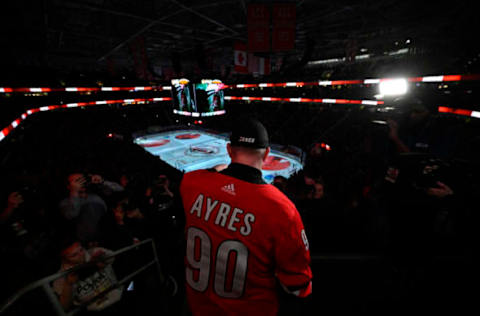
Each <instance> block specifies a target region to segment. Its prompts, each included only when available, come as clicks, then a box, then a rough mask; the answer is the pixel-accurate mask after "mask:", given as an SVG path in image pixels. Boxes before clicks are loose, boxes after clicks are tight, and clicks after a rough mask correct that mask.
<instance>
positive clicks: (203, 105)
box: [171, 78, 226, 117]
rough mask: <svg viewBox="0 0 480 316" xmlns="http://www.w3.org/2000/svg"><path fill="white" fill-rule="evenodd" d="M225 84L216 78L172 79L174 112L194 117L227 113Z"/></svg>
mask: <svg viewBox="0 0 480 316" xmlns="http://www.w3.org/2000/svg"><path fill="white" fill-rule="evenodd" d="M224 88H225V85H224V84H223V83H222V82H221V81H220V80H216V79H213V80H211V79H203V80H202V81H201V82H200V83H193V84H192V83H191V82H190V81H189V80H188V79H185V78H183V79H173V80H172V90H171V91H172V100H173V113H175V114H179V115H185V116H192V117H208V116H215V115H223V114H225V113H226V112H225V97H224V92H223V89H224Z"/></svg>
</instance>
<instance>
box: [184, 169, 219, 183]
mask: <svg viewBox="0 0 480 316" xmlns="http://www.w3.org/2000/svg"><path fill="white" fill-rule="evenodd" d="M212 174H218V172H216V171H215V170H212V169H199V170H194V171H190V172H187V173H185V174H184V175H183V177H182V182H184V181H189V180H192V179H196V178H204V177H206V176H207V175H212Z"/></svg>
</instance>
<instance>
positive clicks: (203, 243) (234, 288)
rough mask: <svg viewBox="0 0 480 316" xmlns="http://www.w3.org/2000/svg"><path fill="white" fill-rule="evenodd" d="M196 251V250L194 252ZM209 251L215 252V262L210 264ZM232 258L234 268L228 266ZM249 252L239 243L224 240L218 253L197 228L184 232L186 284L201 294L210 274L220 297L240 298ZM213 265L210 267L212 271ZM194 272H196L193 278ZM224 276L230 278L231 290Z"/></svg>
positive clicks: (204, 234)
mask: <svg viewBox="0 0 480 316" xmlns="http://www.w3.org/2000/svg"><path fill="white" fill-rule="evenodd" d="M196 248H197V249H196ZM212 251H216V256H215V258H216V260H215V262H211V258H212ZM231 256H235V257H234V260H235V261H234V263H235V264H234V265H233V268H231V269H229V267H228V263H229V261H232V260H233V259H230V258H231ZM247 261H248V249H247V247H246V246H245V245H244V244H243V243H241V242H240V241H238V240H225V241H223V242H222V243H220V245H219V246H218V248H217V249H212V242H211V240H210V237H208V235H207V233H205V232H204V231H203V230H201V229H199V228H196V227H189V228H188V230H187V262H188V266H187V269H186V280H187V283H188V285H190V287H192V288H193V289H194V290H197V291H199V292H204V291H205V290H206V289H207V288H208V284H209V280H210V271H212V272H213V290H214V292H215V293H216V294H217V295H218V296H221V297H225V298H239V297H241V296H242V295H243V292H244V288H245V279H246V277H247ZM212 264H213V267H212ZM195 271H198V274H197V276H196V277H195V276H194V274H195ZM227 275H230V276H231V278H230V279H231V280H232V282H231V286H228V287H227Z"/></svg>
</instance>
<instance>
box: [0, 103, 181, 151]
mask: <svg viewBox="0 0 480 316" xmlns="http://www.w3.org/2000/svg"><path fill="white" fill-rule="evenodd" d="M170 100H172V98H147V99H123V100H103V101H90V102H78V103H67V104H61V105H48V106H42V107H40V108H36V109H30V110H27V111H26V112H25V113H23V114H22V115H21V116H20V117H19V118H17V119H16V120H14V121H13V122H12V123H10V125H8V126H7V127H5V128H4V129H2V130H0V142H1V141H2V140H3V139H4V138H5V137H7V135H8V134H10V133H11V132H12V131H13V130H14V129H15V128H17V127H18V126H19V125H20V123H21V122H22V121H24V120H25V119H27V117H28V116H30V115H32V114H35V113H38V112H44V111H53V110H58V109H66V108H77V107H85V106H94V105H103V104H118V103H122V104H132V103H136V102H160V101H170Z"/></svg>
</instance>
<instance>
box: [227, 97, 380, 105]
mask: <svg viewBox="0 0 480 316" xmlns="http://www.w3.org/2000/svg"><path fill="white" fill-rule="evenodd" d="M225 100H243V101H286V102H306V103H331V104H364V105H381V104H384V103H385V102H383V101H373V100H346V99H308V98H274V97H236V96H225Z"/></svg>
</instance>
